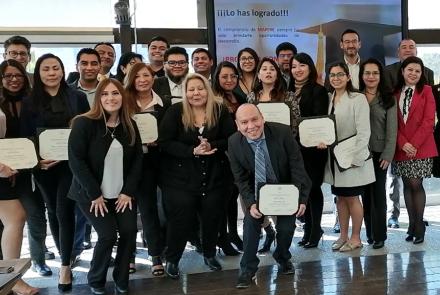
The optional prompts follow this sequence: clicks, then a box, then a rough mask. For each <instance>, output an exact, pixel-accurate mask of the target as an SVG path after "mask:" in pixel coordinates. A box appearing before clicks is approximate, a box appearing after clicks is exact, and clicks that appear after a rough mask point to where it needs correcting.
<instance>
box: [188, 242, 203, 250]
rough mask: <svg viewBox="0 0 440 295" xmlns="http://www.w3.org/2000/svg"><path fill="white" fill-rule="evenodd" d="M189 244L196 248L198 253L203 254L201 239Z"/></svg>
mask: <svg viewBox="0 0 440 295" xmlns="http://www.w3.org/2000/svg"><path fill="white" fill-rule="evenodd" d="M189 242H190V243H191V245H193V246H194V248H196V252H197V253H203V248H202V243H201V242H200V240H199V239H195V240H191V241H189Z"/></svg>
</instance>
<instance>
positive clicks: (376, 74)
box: [364, 71, 380, 77]
mask: <svg viewBox="0 0 440 295" xmlns="http://www.w3.org/2000/svg"><path fill="white" fill-rule="evenodd" d="M379 75H380V73H379V72H377V71H374V72H364V76H365V77H369V76H379Z"/></svg>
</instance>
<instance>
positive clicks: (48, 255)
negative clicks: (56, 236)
mask: <svg viewBox="0 0 440 295" xmlns="http://www.w3.org/2000/svg"><path fill="white" fill-rule="evenodd" d="M44 259H46V260H53V259H55V253H53V252H52V251H49V250H47V249H46V251H44Z"/></svg>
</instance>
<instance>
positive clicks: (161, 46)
mask: <svg viewBox="0 0 440 295" xmlns="http://www.w3.org/2000/svg"><path fill="white" fill-rule="evenodd" d="M166 50H167V43H165V42H163V41H153V42H151V43H150V46H148V59H149V61H150V62H152V63H162V62H163V55H164V54H165V51H166Z"/></svg>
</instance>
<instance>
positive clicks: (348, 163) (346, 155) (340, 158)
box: [333, 135, 370, 172]
mask: <svg viewBox="0 0 440 295" xmlns="http://www.w3.org/2000/svg"><path fill="white" fill-rule="evenodd" d="M356 152H357V146H356V135H353V136H351V137H349V138H346V139H344V140H341V141H340V142H338V144H337V145H336V146H335V147H334V148H333V154H334V155H335V158H336V164H337V165H338V169H339V171H341V172H342V171H344V170H347V169H349V168H351V167H352V163H353V159H354V157H355V156H356ZM362 158H364V159H365V160H368V159H369V158H370V153H369V151H368V149H367V150H365V154H364V155H362Z"/></svg>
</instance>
